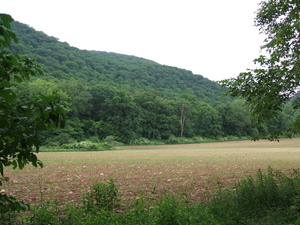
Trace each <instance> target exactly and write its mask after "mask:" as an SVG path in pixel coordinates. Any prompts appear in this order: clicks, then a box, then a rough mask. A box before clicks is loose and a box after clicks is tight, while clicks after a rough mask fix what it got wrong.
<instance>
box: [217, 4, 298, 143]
mask: <svg viewBox="0 0 300 225" xmlns="http://www.w3.org/2000/svg"><path fill="white" fill-rule="evenodd" d="M255 25H256V26H257V27H259V29H260V32H261V33H263V34H264V35H266V39H265V42H264V45H263V46H262V50H264V52H265V53H266V54H265V55H261V56H259V57H258V58H257V59H255V60H254V62H255V63H257V64H258V65H259V67H258V68H257V69H252V70H249V71H247V72H244V73H241V74H240V75H239V76H238V77H237V78H232V79H229V80H225V81H222V82H221V83H222V84H223V85H225V86H227V87H228V93H229V94H230V95H232V96H242V97H243V98H245V99H246V102H247V103H248V104H249V105H250V109H251V112H252V114H253V115H255V116H256V117H257V118H258V119H259V120H266V119H270V118H274V117H276V116H277V115H278V113H279V112H280V111H281V110H282V108H283V105H284V104H285V103H286V102H287V101H289V100H290V99H291V97H294V101H293V106H294V110H298V109H299V108H300V98H299V95H298V91H299V83H300V1H299V0H288V1H287V0H266V1H262V2H261V3H260V8H259V10H258V11H257V14H256V18H255ZM299 119H300V118H299ZM299 119H298V120H296V122H295V123H294V124H293V126H292V127H290V134H291V133H295V132H298V131H299V128H300V122H299V121H300V120H299ZM269 138H270V139H276V138H278V137H277V136H273V137H269Z"/></svg>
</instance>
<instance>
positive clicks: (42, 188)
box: [2, 138, 300, 204]
mask: <svg viewBox="0 0 300 225" xmlns="http://www.w3.org/2000/svg"><path fill="white" fill-rule="evenodd" d="M38 157H39V159H41V160H42V162H43V163H44V168H42V169H41V168H34V167H32V166H27V167H25V169H23V170H12V169H11V168H7V169H6V173H5V176H8V177H10V181H9V182H4V186H3V187H2V188H3V189H4V190H2V191H5V192H6V193H10V194H13V195H14V196H16V197H18V198H19V199H22V200H23V201H25V202H31V203H33V204H34V203H36V202H39V201H40V199H41V198H44V199H52V200H54V199H57V200H59V201H60V202H62V203H64V202H69V201H78V200H79V199H80V197H81V196H82V194H84V193H86V192H87V191H88V190H89V189H90V187H91V186H92V183H95V182H106V181H108V180H109V179H111V178H112V179H113V180H114V182H115V184H116V185H117V186H118V187H119V196H120V197H121V199H122V200H123V204H127V203H129V202H132V200H134V199H137V198H139V197H141V196H144V197H146V198H152V199H155V198H157V197H159V196H161V195H163V194H165V193H171V194H175V195H178V196H180V195H184V196H187V197H189V198H191V199H192V200H195V201H205V200H207V199H208V198H210V197H211V194H212V193H213V192H214V191H215V190H216V189H217V188H225V187H226V188H232V187H233V186H234V183H236V182H238V180H240V179H241V178H243V177H245V176H247V175H249V174H252V175H253V174H255V173H256V171H257V170H258V169H262V170H267V168H268V166H271V167H272V168H273V169H276V170H281V171H288V170H290V169H296V168H299V165H300V164H299V162H300V139H299V138H295V139H283V140H280V142H279V143H278V142H269V141H259V142H252V141H237V142H221V143H202V144H189V145H160V146H126V147H122V149H119V150H112V151H98V152H41V153H39V154H38Z"/></svg>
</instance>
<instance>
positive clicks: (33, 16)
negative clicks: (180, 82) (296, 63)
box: [0, 0, 264, 81]
mask: <svg viewBox="0 0 300 225" xmlns="http://www.w3.org/2000/svg"><path fill="white" fill-rule="evenodd" d="M260 1H261V0H85V1H79V0H51V1H50V0H26V1H25V0H9V1H2V3H1V8H0V13H8V14H10V15H11V16H12V17H13V18H14V19H15V20H17V21H19V22H22V23H25V24H28V25H29V26H31V27H33V28H35V29H36V30H38V31H43V32H45V33H46V34H47V35H50V36H53V37H56V38H59V40H60V41H64V42H67V43H69V44H70V45H71V46H75V47H77V48H80V49H88V50H99V51H107V52H116V53H122V54H127V55H134V56H138V57H143V58H146V59H150V60H153V61H155V62H158V63H160V64H164V65H169V66H175V67H178V68H183V69H187V70H191V71H192V72H193V73H194V74H201V75H202V76H204V77H206V78H208V79H210V80H215V81H216V80H222V79H226V78H230V77H236V76H237V75H238V74H239V73H240V72H245V71H246V69H247V68H253V66H252V65H253V63H252V61H253V59H255V58H256V57H258V56H259V52H260V51H259V50H260V46H261V45H262V44H263V39H264V37H263V36H262V35H261V34H259V30H258V28H257V27H254V17H255V12H256V11H257V9H258V8H259V6H258V3H259V2H260Z"/></svg>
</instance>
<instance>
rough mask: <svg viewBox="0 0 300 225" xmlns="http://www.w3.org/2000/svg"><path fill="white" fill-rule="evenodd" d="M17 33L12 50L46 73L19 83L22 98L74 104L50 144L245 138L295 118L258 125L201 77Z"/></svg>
mask: <svg viewBox="0 0 300 225" xmlns="http://www.w3.org/2000/svg"><path fill="white" fill-rule="evenodd" d="M13 30H14V32H15V33H16V36H17V38H18V40H19V42H18V43H16V44H14V45H13V46H12V47H11V50H12V51H13V52H15V53H18V54H20V55H22V54H25V55H27V56H29V57H31V58H33V59H36V60H37V62H38V63H39V64H40V65H41V68H42V70H43V71H44V76H42V77H38V78H36V79H33V80H31V81H29V82H27V83H22V84H18V85H17V86H16V90H15V91H16V93H17V95H18V97H19V101H22V102H24V101H28V102H29V101H30V100H31V99H32V98H34V96H35V95H37V93H41V94H49V93H52V92H56V93H57V94H58V95H59V96H60V98H61V99H62V100H65V101H68V102H69V109H68V123H67V126H66V128H65V129H63V130H59V131H58V130H57V131H54V132H51V133H49V132H48V133H43V134H39V135H41V136H42V138H43V140H44V143H45V144H47V145H48V146H60V145H66V144H72V143H77V142H80V141H84V140H92V141H93V142H101V141H110V142H111V141H112V140H114V141H119V142H123V143H131V144H135V143H148V140H160V141H167V142H168V143H176V137H180V138H190V139H194V140H195V141H197V140H201V139H202V138H213V139H216V138H223V137H228V136H238V137H241V136H249V135H256V134H258V133H269V132H272V131H273V130H276V129H281V130H282V129H286V127H287V125H288V123H289V121H290V120H293V118H294V117H290V115H291V112H292V108H291V107H289V106H287V108H286V109H285V110H284V111H283V112H282V114H281V115H280V117H278V118H276V119H275V120H272V121H269V123H267V124H256V123H254V122H255V121H253V120H252V119H251V118H250V117H249V110H248V109H247V108H245V107H243V104H242V103H243V101H242V100H240V99H232V98H229V97H225V96H223V94H224V92H225V89H224V88H222V87H221V86H220V85H219V84H217V83H215V82H213V81H210V80H208V79H206V78H204V77H203V76H201V75H194V74H192V72H190V71H187V70H183V69H179V68H175V67H170V66H164V65H160V64H158V63H156V62H153V61H150V60H147V59H143V58H138V57H134V56H128V55H121V54H116V53H107V52H99V51H86V50H79V49H77V48H75V47H71V46H69V44H67V43H62V42H59V41H58V39H57V38H54V37H49V36H47V35H46V34H44V33H43V32H37V31H35V30H34V29H32V28H30V27H29V26H27V25H24V24H21V23H19V22H14V23H13ZM87 39H88V37H87ZM87 41H88V40H87ZM288 118H289V119H290V120H287V119H288Z"/></svg>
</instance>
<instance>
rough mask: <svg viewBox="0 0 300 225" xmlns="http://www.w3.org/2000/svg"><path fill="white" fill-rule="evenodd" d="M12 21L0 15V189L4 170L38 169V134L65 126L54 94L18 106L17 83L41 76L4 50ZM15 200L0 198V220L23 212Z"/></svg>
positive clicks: (23, 59) (9, 39) (36, 68)
mask: <svg viewBox="0 0 300 225" xmlns="http://www.w3.org/2000/svg"><path fill="white" fill-rule="evenodd" d="M12 21H13V19H12V17H11V16H10V15H7V14H0V174H1V176H2V177H1V178H0V186H1V185H2V182H3V181H6V180H8V178H6V177H4V169H5V167H7V166H12V167H13V168H19V169H23V168H24V166H25V165H26V164H28V163H31V164H32V165H33V166H42V162H41V161H40V160H38V158H37V156H36V154H35V152H36V151H39V148H40V146H41V142H40V139H39V137H38V133H39V132H40V131H42V130H47V129H51V128H53V127H62V126H64V124H65V110H64V108H65V106H66V104H65V103H64V102H62V101H61V100H60V97H59V96H58V95H57V93H53V94H52V95H48V96H46V95H37V96H35V97H34V98H33V99H32V100H31V101H28V102H19V101H17V99H18V96H17V95H16V93H15V91H14V88H13V87H14V85H15V83H17V82H22V81H25V80H28V79H29V78H30V77H32V76H36V75H39V74H42V71H41V70H40V67H39V66H38V65H37V64H36V63H35V62H34V60H32V59H30V58H27V57H21V56H19V55H17V54H13V53H11V52H10V51H9V50H8V47H9V46H10V44H11V42H12V41H15V42H17V38H16V36H15V34H14V33H13V32H12V31H11V22H12ZM23 209H24V205H23V204H21V203H20V202H18V201H17V200H16V199H15V198H13V197H9V196H7V195H4V194H1V195H0V216H1V218H3V217H4V215H5V213H6V212H8V211H11V210H23Z"/></svg>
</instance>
